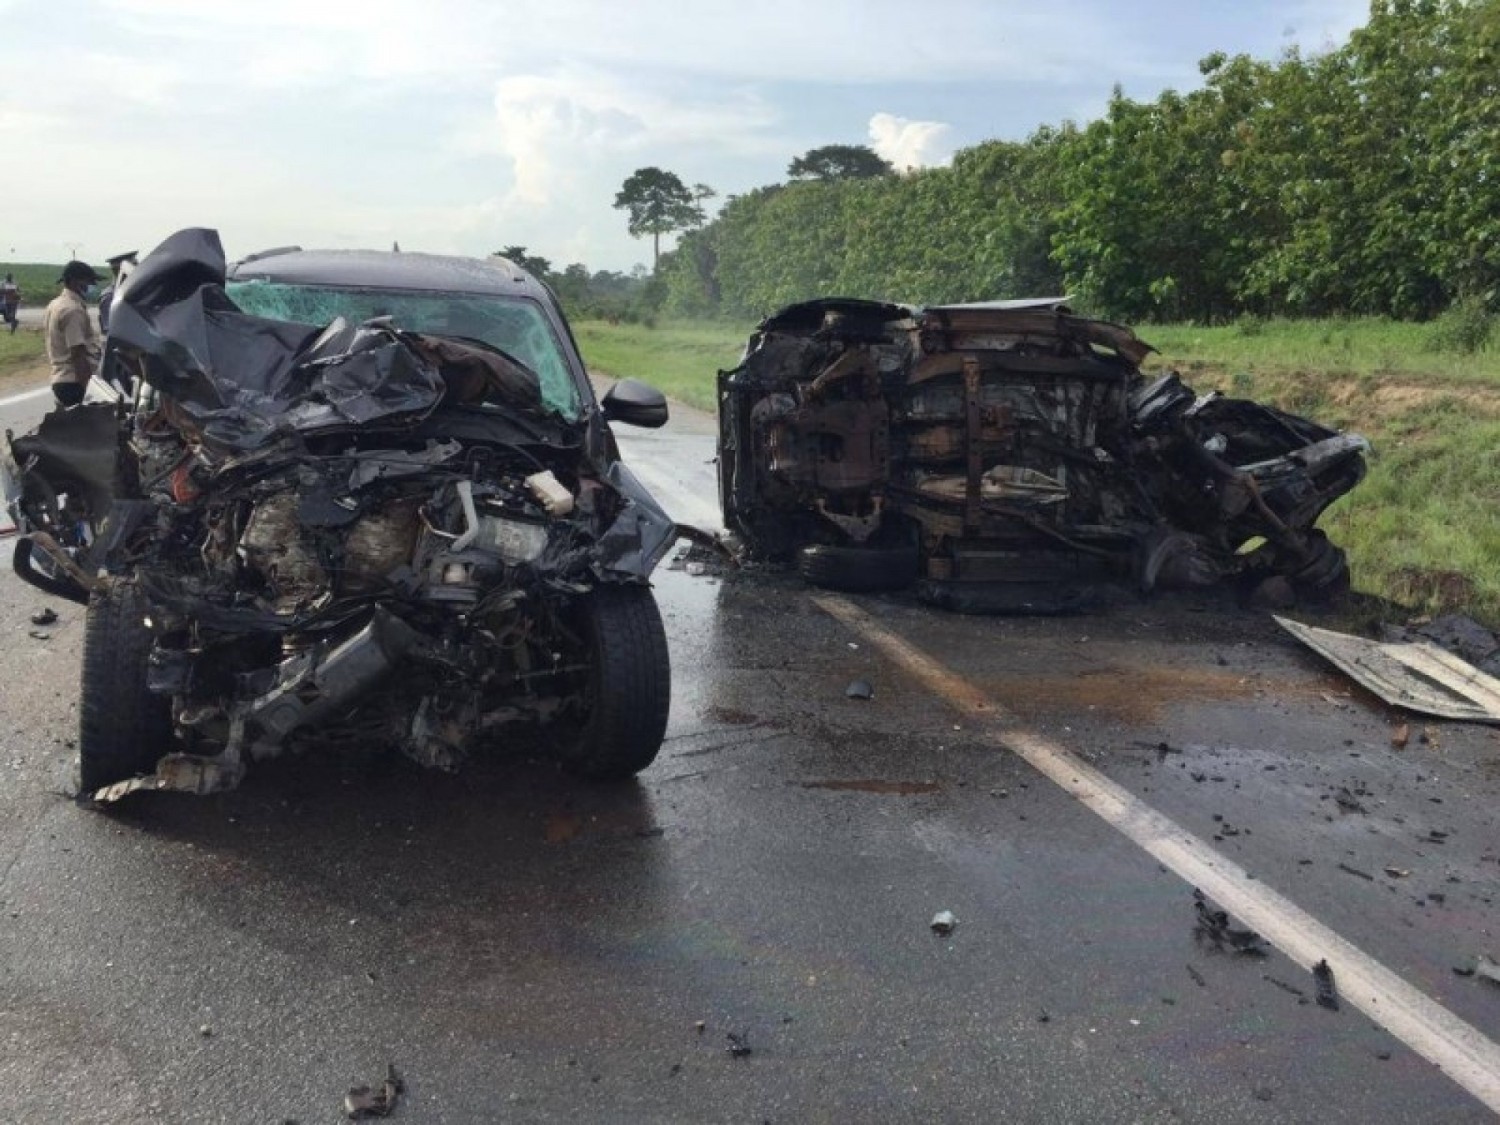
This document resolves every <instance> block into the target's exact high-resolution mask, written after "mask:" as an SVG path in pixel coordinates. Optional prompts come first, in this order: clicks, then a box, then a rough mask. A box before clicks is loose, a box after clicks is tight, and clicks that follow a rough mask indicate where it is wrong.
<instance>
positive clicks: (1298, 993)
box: [1261, 973, 1308, 1004]
mask: <svg viewBox="0 0 1500 1125" xmlns="http://www.w3.org/2000/svg"><path fill="white" fill-rule="evenodd" d="M1261 979H1262V980H1264V981H1269V982H1270V983H1271V984H1274V985H1275V986H1276V987H1277V988H1279V989H1281V991H1283V992H1287V993H1290V994H1291V995H1293V996H1295V997H1296V998H1297V1003H1299V1004H1306V1003H1307V1002H1308V1001H1307V993H1305V992H1303V991H1302V990H1301V989H1300V988H1298V987H1297V986H1296V985H1295V984H1288V983H1287V982H1286V981H1284V980H1281V979H1280V978H1278V977H1273V976H1272V975H1271V974H1270V973H1265V974H1263V975H1262V976H1261Z"/></svg>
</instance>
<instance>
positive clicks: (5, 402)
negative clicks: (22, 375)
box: [0, 386, 52, 406]
mask: <svg viewBox="0 0 1500 1125" xmlns="http://www.w3.org/2000/svg"><path fill="white" fill-rule="evenodd" d="M51 393H52V388H51V387H50V386H47V387H39V388H38V389H36V390H34V391H22V392H21V393H20V394H18V395H8V396H6V397H5V398H0V406H14V405H15V404H16V403H18V402H26V401H28V400H30V399H34V398H41V397H42V396H43V395H50V394H51Z"/></svg>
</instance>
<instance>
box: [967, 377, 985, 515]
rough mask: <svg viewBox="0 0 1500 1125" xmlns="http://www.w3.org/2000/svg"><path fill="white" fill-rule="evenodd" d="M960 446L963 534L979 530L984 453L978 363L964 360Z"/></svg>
mask: <svg viewBox="0 0 1500 1125" xmlns="http://www.w3.org/2000/svg"><path fill="white" fill-rule="evenodd" d="M963 373H964V443H965V447H966V449H967V457H966V463H965V467H964V468H965V471H964V530H965V531H978V530H979V503H980V491H981V489H982V487H983V477H984V450H983V448H982V446H981V445H980V439H981V437H982V436H983V431H984V414H983V405H982V403H981V402H980V398H979V361H978V360H977V359H975V358H974V357H973V356H965V357H964V366H963Z"/></svg>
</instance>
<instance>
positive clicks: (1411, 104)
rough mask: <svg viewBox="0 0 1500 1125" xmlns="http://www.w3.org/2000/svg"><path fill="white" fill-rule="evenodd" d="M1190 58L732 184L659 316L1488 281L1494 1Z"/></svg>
mask: <svg viewBox="0 0 1500 1125" xmlns="http://www.w3.org/2000/svg"><path fill="white" fill-rule="evenodd" d="M1201 70H1202V72H1203V75H1204V85H1203V87H1202V88H1201V89H1198V90H1194V91H1192V92H1190V93H1187V94H1182V93H1178V92H1175V91H1168V92H1166V93H1164V94H1162V95H1161V96H1160V97H1159V98H1157V99H1156V100H1155V101H1153V102H1149V103H1148V102H1136V101H1132V100H1130V99H1129V98H1127V97H1126V96H1125V95H1124V94H1123V93H1122V92H1120V91H1118V90H1117V91H1116V93H1115V96H1114V97H1113V98H1112V99H1111V101H1110V104H1109V108H1108V110H1107V112H1106V113H1105V115H1104V116H1103V117H1102V118H1100V119H1099V120H1097V121H1093V122H1091V123H1089V124H1087V125H1085V126H1074V125H1072V124H1065V125H1063V126H1061V127H1043V128H1041V129H1039V130H1038V131H1037V132H1036V133H1034V134H1033V135H1032V136H1031V137H1030V138H1028V139H1027V140H1025V141H1023V142H1010V141H991V142H987V143H985V144H982V145H978V146H976V147H974V148H971V149H968V150H966V151H964V152H961V153H959V154H958V156H957V157H956V158H955V160H954V162H953V164H952V166H951V167H948V168H941V169H929V170H925V171H920V172H916V173H912V174H909V175H904V176H898V177H880V178H875V179H858V180H833V181H814V182H796V183H790V184H785V185H777V186H772V187H765V188H760V189H757V190H755V191H752V192H749V193H747V194H745V195H742V196H738V197H732V198H731V199H730V200H729V202H728V203H727V204H726V205H725V206H724V208H723V209H722V210H721V211H720V213H719V215H718V216H717V218H715V219H714V221H713V222H711V223H710V224H709V225H708V226H706V227H704V228H703V229H701V230H699V231H695V232H693V233H691V234H689V235H687V236H686V237H684V238H683V240H682V242H681V243H680V244H679V246H678V249H677V250H676V251H675V252H674V253H672V254H671V255H664V256H663V259H662V264H661V277H662V279H663V290H662V296H663V297H664V299H665V301H666V307H667V311H669V312H671V313H675V314H682V315H692V316H703V315H705V314H723V315H728V316H733V317H737V318H753V317H755V316H758V315H761V314H763V313H765V312H767V311H770V310H771V309H774V308H776V307H778V306H780V305H783V304H786V303H788V302H790V301H794V300H798V299H802V298H806V297H809V296H813V295H818V294H827V293H843V294H848V295H855V296H868V297H889V298H899V299H901V300H906V301H914V302H919V303H933V302H940V301H954V300H979V299H986V298H997V297H1013V296H1020V295H1030V294H1051V293H1056V292H1061V291H1067V292H1070V293H1072V294H1074V295H1075V298H1076V299H1077V300H1078V301H1079V303H1081V304H1084V305H1085V306H1087V307H1088V308H1089V309H1090V310H1091V311H1094V312H1097V313H1102V314H1105V315H1112V316H1116V317H1119V318H1122V319H1130V320H1142V319H1151V320H1181V319H1194V320H1198V321H1203V322H1212V321H1217V320H1223V319H1227V318H1229V317H1232V316H1236V315H1239V314H1241V313H1245V312H1250V313H1254V314H1256V315H1259V316H1263V317H1264V316H1287V315H1290V316H1307V315H1330V314H1340V313H1356V314H1377V315H1388V316H1395V317H1401V318H1413V319H1425V318H1428V317H1431V316H1434V315H1436V314H1438V313H1440V312H1442V311H1443V310H1444V309H1446V308H1447V307H1448V306H1449V304H1450V303H1451V302H1452V301H1453V300H1454V298H1455V296H1456V295H1458V294H1476V293H1481V294H1493V293H1494V292H1496V290H1497V289H1500V249H1497V247H1500V191H1497V190H1496V185H1497V184H1500V0H1375V2H1374V3H1372V5H1371V12H1370V19H1369V22H1368V24H1367V25H1366V26H1365V27H1364V28H1362V29H1360V30H1358V31H1356V32H1355V33H1354V34H1353V35H1352V36H1351V37H1350V40H1349V42H1348V43H1347V44H1345V45H1344V46H1342V47H1340V48H1338V49H1337V50H1333V51H1330V52H1328V53H1326V54H1322V55H1317V56H1303V55H1301V54H1299V53H1296V52H1292V53H1289V54H1287V55H1285V56H1284V57H1282V58H1281V59H1279V60H1277V61H1275V62H1266V61H1261V60H1256V59H1252V58H1249V57H1246V56H1235V57H1229V56H1226V55H1223V54H1216V55H1211V56H1210V57H1208V58H1207V59H1205V60H1203V63H1202V64H1201ZM1473 300H1478V299H1477V298H1475V299H1471V303H1472V301H1473ZM1492 311H1494V310H1493V308H1492V307H1491V306H1489V305H1488V304H1486V305H1485V306H1484V307H1482V308H1479V310H1478V313H1475V312H1474V311H1473V310H1472V309H1471V310H1470V311H1469V312H1465V313H1463V314H1462V315H1463V316H1464V317H1465V318H1467V319H1466V320H1465V323H1466V324H1467V323H1469V322H1471V321H1472V322H1473V323H1478V319H1483V318H1484V317H1485V316H1487V315H1488V313H1490V312H1492ZM1476 317H1478V319H1476ZM1460 336H1461V337H1462V338H1463V339H1465V340H1470V339H1473V335H1472V333H1469V334H1468V335H1464V333H1463V332H1460ZM1482 343H1483V340H1480V341H1479V344H1476V345H1474V346H1480V345H1482ZM1456 346H1464V345H1462V344H1459V345H1456Z"/></svg>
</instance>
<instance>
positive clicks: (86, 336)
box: [42, 289, 100, 383]
mask: <svg viewBox="0 0 1500 1125" xmlns="http://www.w3.org/2000/svg"><path fill="white" fill-rule="evenodd" d="M42 335H43V336H45V337H46V338H47V362H48V363H50V364H51V365H52V381H53V382H54V383H86V382H88V380H87V379H80V378H79V377H78V372H76V371H74V370H73V349H74V348H77V347H82V348H86V349H88V354H89V362H90V363H91V364H92V365H94V366H96V367H97V366H98V364H99V353H100V348H99V332H98V330H97V329H95V328H94V322H93V321H92V320H90V319H89V309H88V306H87V305H85V304H84V303H83V298H82V297H80V296H79V295H78V294H77V293H75V292H74V291H73V290H71V289H64V290H63V291H62V292H61V293H59V294H58V295H57V297H56V298H55V299H54V300H53V302H52V303H51V304H50V305H48V306H47V311H46V312H45V313H43V314H42Z"/></svg>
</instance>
